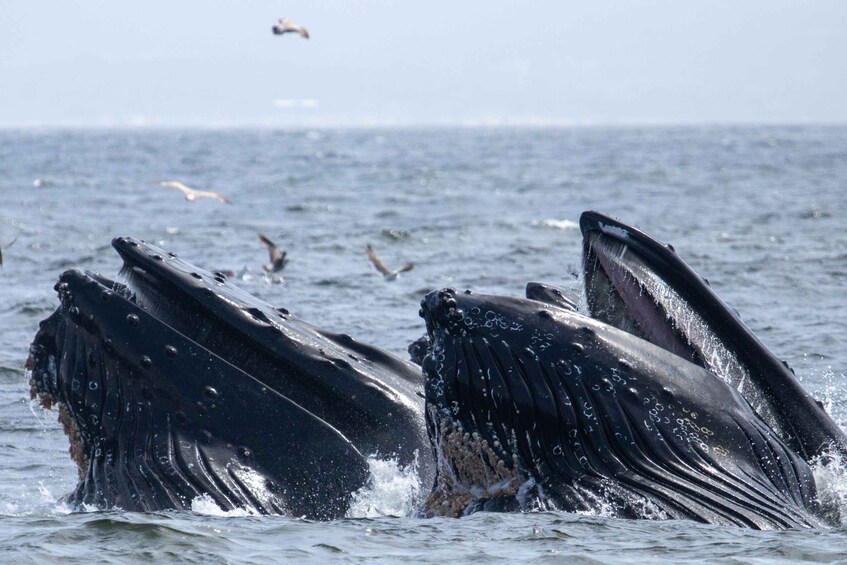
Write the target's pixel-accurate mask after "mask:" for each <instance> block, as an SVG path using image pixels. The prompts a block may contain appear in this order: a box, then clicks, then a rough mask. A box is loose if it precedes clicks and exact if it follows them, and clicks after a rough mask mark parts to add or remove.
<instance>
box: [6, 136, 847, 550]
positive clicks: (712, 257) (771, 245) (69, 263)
mask: <svg viewBox="0 0 847 565" xmlns="http://www.w3.org/2000/svg"><path fill="white" fill-rule="evenodd" d="M171 179H172V180H179V181H181V182H183V183H185V184H186V185H189V186H192V187H194V188H198V189H205V190H215V191H218V192H220V193H222V194H224V195H226V196H227V197H228V198H229V199H230V200H231V202H232V204H230V205H225V204H221V203H219V202H216V201H213V200H209V199H201V200H197V201H194V202H188V201H186V200H185V199H184V198H183V197H182V194H181V193H179V192H178V191H177V190H176V189H173V188H169V187H162V186H159V184H158V182H159V181H162V180H171ZM589 209H595V210H600V211H603V212H606V213H610V214H613V215H616V216H618V217H619V218H621V219H622V220H624V221H625V222H628V223H632V224H636V225H638V226H640V227H641V228H642V229H644V230H646V231H647V232H648V233H650V234H652V235H654V236H656V237H657V238H659V239H661V240H664V241H667V242H670V243H672V244H673V245H674V247H675V248H676V250H677V252H678V253H679V254H680V255H681V256H682V257H683V258H684V259H685V260H687V261H688V262H689V264H691V265H692V266H693V267H694V268H695V270H697V271H698V272H699V273H700V274H702V275H703V276H705V277H706V278H708V279H709V281H710V282H711V284H712V287H713V288H714V289H715V290H716V291H717V293H718V294H719V295H720V296H722V297H723V298H724V299H725V300H726V301H727V302H729V303H730V304H731V305H732V306H733V307H734V308H736V309H737V310H738V311H739V313H740V314H741V316H742V318H743V319H744V320H745V322H746V323H747V324H748V325H749V326H750V327H751V328H752V329H753V331H754V332H755V333H756V334H757V335H758V336H759V337H760V338H761V339H762V340H763V341H764V342H765V343H766V344H767V345H768V346H769V347H770V348H771V349H772V350H773V351H774V352H775V353H776V354H777V355H778V356H780V357H781V358H784V359H786V360H787V361H788V363H789V364H790V365H791V366H792V367H793V368H794V369H795V371H796V373H797V375H798V376H799V377H800V378H801V379H802V382H803V384H804V385H805V386H806V387H807V388H808V389H810V390H811V391H812V392H813V393H814V394H815V395H817V397H818V398H821V399H823V400H824V401H825V403H826V405H827V408H828V409H829V411H830V413H831V414H833V415H834V416H835V418H836V420H837V421H838V422H839V423H842V425H843V424H844V423H845V422H847V382H845V374H847V128H844V127H679V128H673V127H668V128H660V127H651V128H632V129H601V128H574V129H431V130H430V129H398V130H394V129H386V130H314V131H309V130H296V131H278V130H189V131H185V130H159V131H156V130H103V131H94V130H92V131H86V130H27V131H12V130H6V131H0V247H2V253H3V266H2V267H0V560H1V561H3V562H45V561H60V560H61V561H62V562H66V563H72V562H83V563H84V562H92V561H96V562H126V561H135V560H142V559H143V560H153V561H169V562H170V561H188V562H203V563H227V562H249V563H267V562H280V561H304V560H314V561H321V562H323V561H340V562H376V561H381V562H389V563H393V562H400V561H407V562H408V561H415V562H447V561H450V562H452V561H456V562H481V563H488V562H491V561H493V560H504V561H506V560H508V561H533V562H545V561H546V562H556V563H559V562H591V563H596V562H609V563H632V562H634V561H650V562H654V561H662V560H666V561H672V562H677V561H682V560H685V561H696V560H701V561H729V562H743V563H748V562H762V563H764V562H768V563H769V562H772V561H775V560H788V561H807V560H809V561H840V560H843V559H844V556H845V555H847V529H845V528H831V529H820V530H814V531H788V532H764V533H763V532H754V531H748V530H742V529H735V528H727V527H716V526H708V525H702V524H696V523H692V522H686V521H665V522H657V521H628V520H622V519H614V518H610V517H608V516H604V515H603V513H602V512H598V513H596V514H593V515H577V514H568V513H530V514H488V513H479V514H476V515H473V516H470V517H468V518H462V519H422V518H418V517H416V515H415V508H414V506H413V505H412V504H411V502H410V501H411V500H412V496H413V494H414V493H415V491H416V490H417V489H421V488H424V489H425V488H427V486H428V485H423V486H422V485H419V484H418V482H417V480H416V477H415V476H413V475H403V474H402V473H399V472H397V470H396V468H392V467H391V466H390V465H387V466H383V467H380V466H375V467H374V469H373V471H374V474H375V482H374V487H373V488H372V489H371V490H370V491H368V492H363V493H360V494H359V497H358V499H357V504H356V505H355V507H354V509H353V510H352V511H351V515H350V516H349V517H348V518H345V519H343V520H338V521H335V522H330V523H316V522H309V521H304V520H300V519H295V518H288V517H259V516H250V515H248V514H247V513H246V512H230V513H225V512H222V511H221V510H220V509H218V508H217V507H215V506H214V504H213V503H209V502H204V501H202V500H198V501H197V504H196V505H195V507H194V510H193V511H192V512H181V513H177V512H162V513H154V514H138V513H126V512H121V511H116V510H108V511H103V510H100V509H95V508H86V509H84V511H80V510H79V509H71V508H68V507H67V506H66V505H65V504H64V503H63V502H62V496H63V495H64V494H65V493H67V492H69V491H70V490H71V489H72V488H73V487H74V486H75V484H76V479H77V471H76V468H75V465H74V464H73V463H72V461H71V459H70V457H69V456H68V452H67V450H68V441H67V439H66V437H65V436H64V434H63V432H62V430H61V428H60V427H59V424H58V423H57V421H56V413H55V412H46V411H44V410H43V409H41V408H40V407H38V406H37V404H34V403H33V402H31V401H30V399H29V385H28V383H27V379H26V377H25V374H24V369H23V365H24V361H25V359H26V357H27V352H28V347H29V343H30V341H31V339H32V337H33V336H34V334H35V331H36V329H37V326H38V322H39V320H41V319H43V318H45V317H46V316H48V315H49V314H50V313H51V312H52V311H53V310H54V309H55V307H56V306H57V303H58V301H57V298H56V293H55V292H54V290H53V285H54V283H55V281H56V279H57V277H58V276H59V274H60V273H61V272H62V271H63V270H65V269H68V268H72V267H81V268H85V269H90V270H95V271H100V272H101V273H103V274H104V275H106V276H109V277H114V275H116V274H117V272H118V270H119V268H120V264H121V263H120V261H119V259H118V256H117V254H116V253H115V252H114V251H113V250H112V248H111V246H110V242H111V239H112V238H113V237H115V236H118V235H132V236H134V237H137V238H141V239H145V240H148V241H154V242H156V243H157V244H158V245H160V246H163V247H165V248H167V249H169V250H171V251H174V252H176V253H178V254H179V255H180V257H182V258H184V259H186V260H188V261H191V262H194V263H196V264H199V265H200V266H203V267H206V268H209V269H213V270H214V269H233V270H240V269H242V267H244V266H246V267H248V268H249V269H250V271H251V273H255V275H256V276H252V277H251V276H247V277H246V278H244V279H242V280H240V281H238V282H237V284H239V285H241V286H242V287H243V288H244V289H245V290H247V291H248V292H251V293H253V294H255V295H257V296H259V297H261V298H263V299H264V300H266V301H268V302H270V303H273V304H274V305H277V306H285V307H286V308H288V309H289V310H290V311H291V312H292V313H295V314H297V315H298V316H300V317H301V318H304V319H306V320H308V321H310V322H312V323H315V324H317V325H319V326H322V327H324V328H327V329H331V330H335V331H344V332H347V333H350V334H351V335H353V336H355V337H356V338H358V339H361V340H363V341H367V342H371V343H374V344H376V345H380V346H382V347H385V348H387V349H389V350H391V351H393V352H395V353H397V354H398V355H405V351H406V346H407V344H408V343H409V342H411V341H413V340H415V339H416V338H418V337H419V336H420V335H421V334H422V333H423V332H424V326H423V321H422V320H421V319H420V318H419V317H418V315H417V312H418V303H419V301H420V299H421V297H422V296H423V295H424V294H425V293H426V292H427V291H429V290H431V289H436V288H441V287H445V286H451V287H456V288H459V289H464V288H471V289H473V290H475V291H479V292H489V293H503V294H512V295H522V293H523V289H524V286H525V284H526V282H528V281H533V280H534V281H545V282H549V283H554V284H557V285H559V286H561V287H563V288H565V289H566V290H567V291H568V292H570V293H571V295H572V296H573V297H575V298H577V299H579V297H580V295H581V291H582V287H581V281H580V280H579V262H580V252H581V236H580V232H579V229H578V226H577V223H576V222H577V220H578V218H579V214H580V212H582V211H583V210H589ZM259 232H261V233H264V234H266V235H267V236H268V237H270V238H271V239H272V240H274V241H275V242H276V243H277V244H279V245H280V246H282V247H284V248H285V249H286V250H287V251H288V256H289V258H290V262H289V264H288V266H287V267H286V269H285V271H284V272H283V274H284V280H283V281H282V282H276V283H274V282H272V281H270V280H269V279H267V278H265V277H262V276H261V275H260V274H259V273H260V271H261V265H262V264H263V263H264V262H265V261H266V260H267V256H266V253H265V250H264V248H263V247H262V245H261V244H260V243H259V241H258V239H257V233H259ZM13 240H14V243H13V244H12V245H11V246H10V247H8V248H7V247H6V246H7V245H8V244H9V243H10V242H12V241H13ZM367 243H372V244H373V245H374V246H375V247H376V249H377V251H378V252H379V254H380V255H381V256H382V258H383V260H384V261H385V262H386V263H388V264H393V265H396V266H399V265H400V264H402V263H403V262H404V261H407V260H410V261H414V262H415V263H416V267H415V268H414V270H412V271H410V272H407V273H404V274H403V275H401V276H400V278H398V279H397V280H396V281H391V282H389V281H385V280H383V278H382V277H381V276H379V275H378V274H377V273H376V272H375V271H374V270H372V269H371V267H370V265H369V263H368V262H367V260H366V258H365V254H364V248H365V245H366V244H367ZM817 478H818V483H819V489H820V491H821V496H824V497H827V499H828V500H830V501H834V502H835V503H836V504H840V506H841V507H842V509H843V510H844V511H845V512H843V513H844V515H845V516H847V477H845V476H843V475H841V474H839V473H837V472H832V471H829V472H825V471H822V470H819V471H818V473H817Z"/></svg>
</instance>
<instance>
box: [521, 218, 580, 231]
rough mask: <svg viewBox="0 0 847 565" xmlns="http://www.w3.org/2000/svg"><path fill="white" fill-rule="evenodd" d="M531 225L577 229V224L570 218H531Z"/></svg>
mask: <svg viewBox="0 0 847 565" xmlns="http://www.w3.org/2000/svg"><path fill="white" fill-rule="evenodd" d="M532 225H533V226H541V227H545V228H553V229H557V230H576V229H579V224H578V223H576V222H573V221H571V220H554V219H549V220H533V221H532Z"/></svg>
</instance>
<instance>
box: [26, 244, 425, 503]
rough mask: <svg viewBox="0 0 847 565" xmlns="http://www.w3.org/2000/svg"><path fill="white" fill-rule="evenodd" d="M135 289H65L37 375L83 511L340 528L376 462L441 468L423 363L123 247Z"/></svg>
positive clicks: (74, 285)
mask: <svg viewBox="0 0 847 565" xmlns="http://www.w3.org/2000/svg"><path fill="white" fill-rule="evenodd" d="M112 244H113V247H114V248H115V249H116V250H117V252H118V253H119V254H120V256H121V258H122V259H123V261H124V265H123V269H122V275H123V278H124V279H125V282H124V283H118V282H114V281H111V280H109V279H106V278H105V277H102V276H100V275H97V274H93V273H90V272H86V271H81V270H71V271H67V272H65V273H64V274H62V275H61V277H60V279H59V282H58V283H57V285H56V290H57V292H58V294H59V298H60V301H61V304H60V306H59V308H58V309H57V310H56V312H55V313H54V314H53V315H51V316H50V317H49V318H48V319H47V320H45V321H44V322H42V324H41V327H40V329H39V331H38V333H37V335H36V337H35V339H34V341H33V343H32V345H31V349H30V351H31V353H30V358H29V360H28V362H27V368H28V369H29V370H30V376H31V381H30V383H31V387H32V394H33V396H34V397H38V398H39V399H40V401H41V403H42V404H43V405H45V406H48V407H49V406H51V405H53V404H58V405H59V418H60V421H61V422H62V423H63V425H64V426H65V430H66V431H67V432H68V435H69V437H70V439H71V455H72V456H73V457H74V459H75V461H76V462H77V464H78V466H79V470H80V481H79V484H78V486H77V488H76V490H75V491H74V492H73V493H71V494H70V495H69V497H68V500H69V502H71V503H86V504H94V505H97V506H98V507H101V508H112V507H119V508H122V509H125V510H143V511H151V510H161V509H168V508H176V509H182V508H190V505H191V502H192V500H193V499H194V498H196V497H197V496H200V495H209V496H211V498H212V499H213V500H214V501H215V502H216V503H217V504H218V505H219V506H220V507H221V508H223V509H232V508H238V507H246V508H251V509H254V510H255V511H257V512H261V513H273V514H288V515H293V516H307V517H309V518H316V519H331V518H337V517H340V516H343V515H344V514H345V512H346V511H347V509H348V506H349V503H350V500H351V495H352V493H353V492H355V491H356V490H357V489H359V488H361V487H362V486H364V485H366V484H367V481H368V478H369V473H368V465H367V460H366V457H368V456H371V455H376V456H378V457H383V458H388V457H390V458H393V459H396V461H397V462H398V464H399V465H401V466H409V465H415V464H417V465H418V466H419V471H420V473H421V476H422V477H424V478H426V477H427V476H430V475H431V473H432V471H431V468H432V463H431V462H430V457H431V449H430V446H429V442H428V439H427V436H426V432H425V429H424V427H423V414H422V409H423V408H422V400H421V398H420V397H421V396H422V393H421V388H422V387H421V385H422V383H421V378H420V372H419V369H417V368H416V367H414V366H413V365H411V364H408V363H406V362H404V361H401V360H399V359H397V358H395V357H394V356H392V355H390V354H389V353H387V352H386V351H383V350H381V349H378V348H376V347H373V346H370V345H367V344H364V343H360V342H358V341H356V340H354V339H353V338H351V337H350V336H348V335H346V334H336V333H332V332H328V331H325V330H322V329H320V328H317V327H315V326H313V325H311V324H309V323H307V322H304V321H302V320H300V319H298V318H296V317H295V316H293V315H291V314H290V313H289V312H288V311H287V310H286V309H284V308H274V307H272V306H270V305H269V304H267V303H264V302H262V301H261V300H258V299H256V298H255V297H253V296H251V295H249V294H247V293H245V292H243V291H241V290H240V289H238V288H237V287H234V286H232V285H231V284H229V283H228V282H227V280H226V278H225V277H224V276H222V275H220V274H213V273H210V272H208V271H204V270H203V269H199V268H197V267H195V266H193V265H191V264H190V263H187V262H185V261H182V260H181V259H179V258H178V257H176V256H175V255H174V254H171V253H167V252H166V251H164V250H163V249H160V248H158V247H156V246H154V245H151V244H147V243H144V242H141V241H137V240H134V239H131V238H117V239H115V240H114V241H113V242H112Z"/></svg>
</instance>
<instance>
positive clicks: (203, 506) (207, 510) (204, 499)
mask: <svg viewBox="0 0 847 565" xmlns="http://www.w3.org/2000/svg"><path fill="white" fill-rule="evenodd" d="M191 511H192V512H195V513H197V514H202V515H203V516H219V517H224V518H242V517H244V516H258V515H259V513H258V512H257V511H256V510H255V509H253V508H235V509H233V510H223V509H222V508H221V507H220V506H218V505H217V504H216V503H215V501H214V500H213V499H212V497H211V496H209V495H208V494H205V493H204V494H201V495H200V496H198V497H197V498H195V499H194V500H192V501H191Z"/></svg>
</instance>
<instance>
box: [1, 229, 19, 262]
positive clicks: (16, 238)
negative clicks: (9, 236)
mask: <svg viewBox="0 0 847 565" xmlns="http://www.w3.org/2000/svg"><path fill="white" fill-rule="evenodd" d="M17 240H18V237H17V236H15V239H13V240H12V241H10V242H9V244H8V245H6V249H9V248H10V247H12V244H13V243H15V242H16V241H17ZM2 266H3V246H0V267H2Z"/></svg>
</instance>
